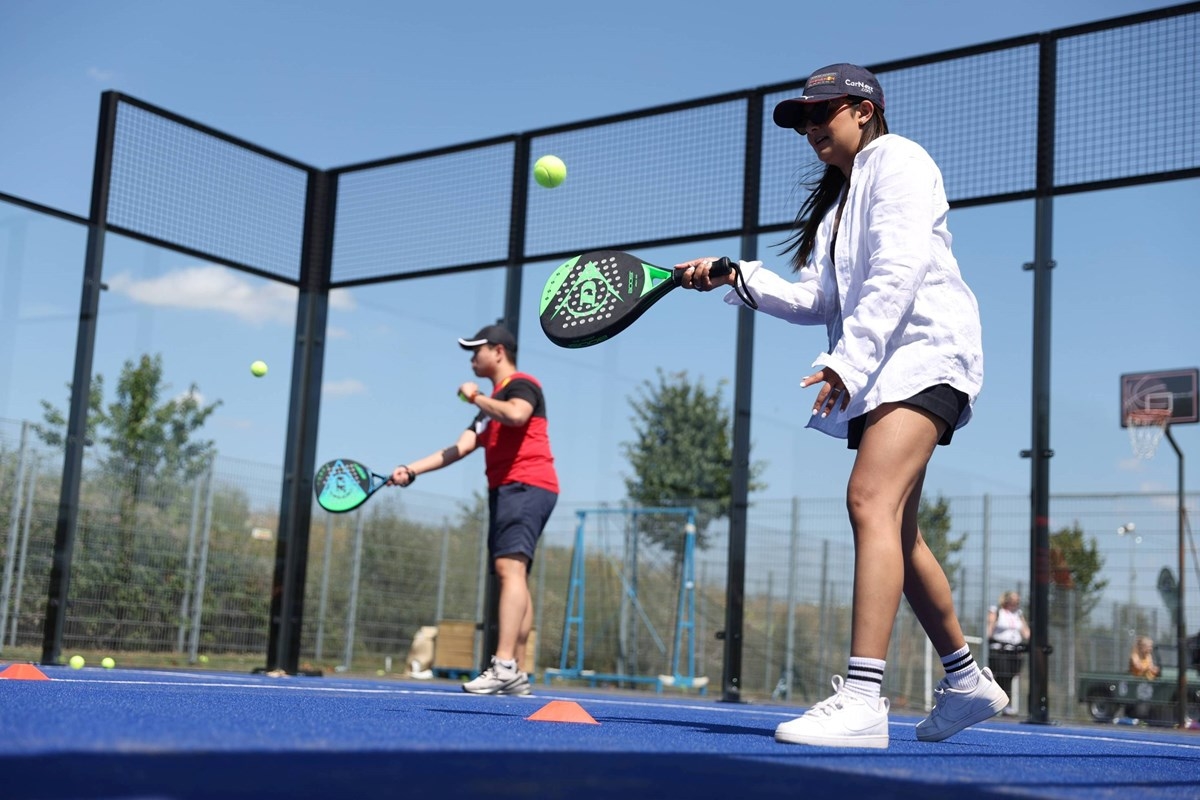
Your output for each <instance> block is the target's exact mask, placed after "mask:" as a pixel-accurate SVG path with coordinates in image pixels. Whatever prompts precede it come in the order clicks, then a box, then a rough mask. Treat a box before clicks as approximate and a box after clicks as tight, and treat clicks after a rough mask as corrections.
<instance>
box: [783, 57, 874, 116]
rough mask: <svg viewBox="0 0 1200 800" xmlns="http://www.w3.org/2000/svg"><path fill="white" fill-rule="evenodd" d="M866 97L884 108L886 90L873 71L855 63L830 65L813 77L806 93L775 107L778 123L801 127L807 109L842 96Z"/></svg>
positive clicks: (809, 79) (805, 90)
mask: <svg viewBox="0 0 1200 800" xmlns="http://www.w3.org/2000/svg"><path fill="white" fill-rule="evenodd" d="M851 96H853V97H863V98H866V99H867V100H870V101H871V102H872V103H874V104H875V105H876V106H878V107H879V108H881V109H882V108H883V87H882V86H880V85H879V79H878V78H876V77H875V76H874V75H873V74H872V73H871V71H870V70H869V69H865V68H864V67H860V66H857V65H855V64H830V65H829V66H828V67H821V68H820V69H819V70H817V71H816V72H814V73H813V74H812V75H810V76H809V78H808V81H807V82H805V84H804V94H802V95H800V96H799V97H793V98H791V99H790V100H784V101H783V102H781V103H779V105H777V106H775V113H774V115H773V116H774V119H775V124H776V125H778V126H779V127H781V128H798V127H800V125H801V124H803V122H804V115H805V106H806V105H808V104H810V103H824V102H825V101H826V100H836V99H837V98H839V97H851Z"/></svg>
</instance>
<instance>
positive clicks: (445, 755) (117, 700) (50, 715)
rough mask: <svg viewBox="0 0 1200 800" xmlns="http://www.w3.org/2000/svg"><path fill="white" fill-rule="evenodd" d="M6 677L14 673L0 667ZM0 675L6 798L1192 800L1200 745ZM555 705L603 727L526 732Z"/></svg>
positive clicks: (87, 673)
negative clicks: (837, 742) (824, 726)
mask: <svg viewBox="0 0 1200 800" xmlns="http://www.w3.org/2000/svg"><path fill="white" fill-rule="evenodd" d="M0 666H2V665H0ZM43 671H44V672H46V674H47V675H48V676H50V677H51V679H52V680H51V681H48V682H47V681H9V680H0V714H2V718H0V723H2V729H3V734H4V736H3V740H2V741H0V798H4V800H10V798H11V800H18V798H47V799H49V798H118V797H128V798H132V797H139V798H144V797H171V798H204V799H205V800H213V799H214V798H251V797H254V798H261V797H288V798H304V797H323V798H325V797H327V798H342V797H368V796H369V797H372V798H380V797H413V798H422V800H424V798H429V799H430V800H435V799H436V800H440V799H441V798H457V797H473V796H481V797H482V796H488V797H493V796H495V797H529V798H564V799H566V800H587V798H611V797H615V798H620V799H621V800H628V799H629V798H637V797H653V798H661V800H667V798H675V797H686V798H689V799H690V798H708V797H720V798H723V799H726V800H727V799H729V798H741V797H757V796H767V795H777V796H788V797H792V796H794V797H839V798H850V799H851V800H865V798H867V797H870V798H877V797H885V798H886V797H913V798H916V797H920V798H941V797H946V798H949V797H955V798H974V797H985V798H987V797H1059V798H1081V799H1082V798H1095V797H1101V798H1104V797H1113V798H1116V797H1121V798H1122V800H1130V798H1133V797H1137V798H1172V800H1179V799H1180V798H1200V734H1196V733H1193V732H1171V731H1153V732H1152V731H1147V730H1144V729H1126V728H1109V727H1106V726H1098V725H1097V726H1091V727H1067V726H1041V725H1036V726H1035V725H1023V724H1017V723H1014V722H1012V721H996V722H991V723H986V724H983V725H979V726H976V727H975V728H971V729H969V730H967V731H964V732H962V733H960V734H958V735H957V736H955V737H953V738H951V739H950V740H948V741H946V742H941V743H921V742H917V741H916V738H915V734H914V731H913V726H914V725H915V724H916V721H917V719H916V718H915V717H904V716H900V715H898V714H896V713H893V715H892V722H891V747H890V748H889V749H887V750H885V751H869V750H853V751H844V750H830V749H825V748H810V747H802V746H796V745H781V744H777V743H776V742H775V741H774V739H773V737H772V733H773V731H774V728H775V726H776V725H777V724H778V723H779V722H782V721H784V720H786V719H789V718H791V717H793V716H796V715H797V714H799V713H800V712H801V711H802V709H801V708H799V707H792V708H789V707H783V706H775V705H762V706H755V705H748V704H730V703H721V702H717V701H715V700H713V699H711V698H697V697H689V698H683V697H672V696H665V697H664V696H658V695H650V694H646V695H639V696H630V695H626V694H611V693H598V692H589V691H571V690H567V689H560V688H559V687H552V688H546V687H541V686H538V687H535V695H534V696H533V697H525V698H519V697H475V696H471V695H467V694H464V693H463V692H461V691H460V690H459V689H458V688H457V687H456V686H455V685H453V684H429V683H417V682H400V681H396V680H383V679H381V680H378V681H366V680H350V679H343V678H330V677H325V678H303V677H292V678H270V677H266V676H259V675H235V674H223V673H222V674H213V673H182V672H155V671H142V670H123V669H119V670H103V669H98V668H96V669H93V668H85V669H83V670H78V671H77V670H71V669H69V668H65V667H63V668H53V667H46V668H43ZM555 699H567V700H574V701H576V702H578V703H579V704H580V705H581V706H582V707H583V708H584V709H585V710H587V711H588V712H589V713H590V714H591V715H592V716H593V717H594V718H595V719H596V721H597V722H599V723H600V724H599V725H582V724H573V723H553V722H535V721H528V720H526V719H525V718H526V717H527V716H529V715H530V714H532V713H534V712H535V711H537V710H538V709H540V708H542V707H543V706H544V705H545V704H546V703H548V702H549V701H551V700H555Z"/></svg>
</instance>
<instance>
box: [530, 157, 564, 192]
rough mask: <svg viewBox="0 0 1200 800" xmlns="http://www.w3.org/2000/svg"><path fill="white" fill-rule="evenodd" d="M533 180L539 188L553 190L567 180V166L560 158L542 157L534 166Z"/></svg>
mask: <svg viewBox="0 0 1200 800" xmlns="http://www.w3.org/2000/svg"><path fill="white" fill-rule="evenodd" d="M533 179H534V180H535V181H537V182H538V185H539V186H544V187H546V188H547V189H553V188H554V187H555V186H558V185H559V184H560V183H562V182H563V181H565V180H566V179H567V165H566V164H564V163H563V161H562V159H561V158H559V157H558V156H542V157H541V158H539V159H538V160H537V161H535V162H534V164H533Z"/></svg>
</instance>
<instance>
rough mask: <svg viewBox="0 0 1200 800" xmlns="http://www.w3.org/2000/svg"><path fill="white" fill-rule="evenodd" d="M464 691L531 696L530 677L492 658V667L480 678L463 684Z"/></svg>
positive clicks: (481, 674)
mask: <svg viewBox="0 0 1200 800" xmlns="http://www.w3.org/2000/svg"><path fill="white" fill-rule="evenodd" d="M462 688H463V691H464V692H470V693H471V694H519V695H525V694H529V693H530V692H531V691H532V690H531V688H530V686H529V676H528V675H526V674H525V673H524V672H521V671H520V670H517V669H513V668H511V667H506V666H504V665H503V664H501V663H500V662H499V661H497V660H496V657H495V656H492V665H491V666H490V667H488V668H487V669H485V670H484V671H483V672H481V673H480V674H479V677H477V678H475V679H474V680H471V681H468V682H466V683H464V684H463V687H462Z"/></svg>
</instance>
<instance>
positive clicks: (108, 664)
mask: <svg viewBox="0 0 1200 800" xmlns="http://www.w3.org/2000/svg"><path fill="white" fill-rule="evenodd" d="M116 665H117V662H116V661H113V660H112V657H111V656H105V657H104V658H102V659H100V666H102V667H104V668H105V669H112V668H113V667H115V666H116Z"/></svg>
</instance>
